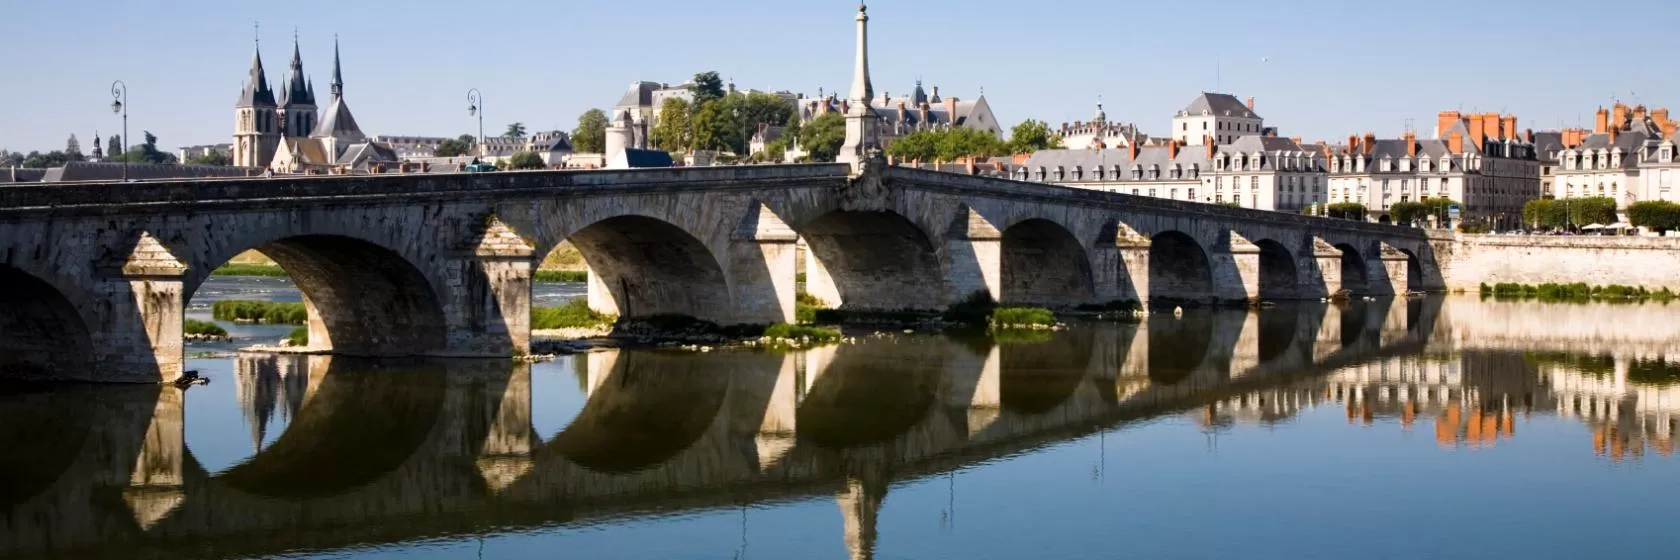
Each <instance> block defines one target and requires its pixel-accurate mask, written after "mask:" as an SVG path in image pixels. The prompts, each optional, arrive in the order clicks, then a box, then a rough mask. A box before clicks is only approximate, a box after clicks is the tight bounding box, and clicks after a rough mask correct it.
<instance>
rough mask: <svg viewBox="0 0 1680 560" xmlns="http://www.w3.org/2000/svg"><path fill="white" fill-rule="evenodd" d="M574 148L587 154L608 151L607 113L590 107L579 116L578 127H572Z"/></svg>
mask: <svg viewBox="0 0 1680 560" xmlns="http://www.w3.org/2000/svg"><path fill="white" fill-rule="evenodd" d="M572 150H573V151H576V152H579V153H585V154H599V153H604V152H606V151H607V114H606V113H605V112H602V111H601V110H600V109H590V110H588V111H584V112H583V114H582V115H579V116H578V124H577V128H574V129H572Z"/></svg>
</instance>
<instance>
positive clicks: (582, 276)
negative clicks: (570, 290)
mask: <svg viewBox="0 0 1680 560" xmlns="http://www.w3.org/2000/svg"><path fill="white" fill-rule="evenodd" d="M531 279H532V280H534V281H537V282H585V281H588V280H589V271H587V270H538V271H537V272H536V274H533V275H531Z"/></svg>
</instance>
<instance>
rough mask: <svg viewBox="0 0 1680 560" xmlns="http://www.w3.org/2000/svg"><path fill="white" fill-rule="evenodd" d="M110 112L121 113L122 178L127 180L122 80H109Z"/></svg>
mask: <svg viewBox="0 0 1680 560" xmlns="http://www.w3.org/2000/svg"><path fill="white" fill-rule="evenodd" d="M111 112H112V113H117V114H120V115H122V121H123V125H122V131H123V133H122V151H123V153H122V160H123V167H122V170H123V171H122V178H123V181H124V182H127V181H128V84H125V83H123V81H122V80H117V81H115V82H111Z"/></svg>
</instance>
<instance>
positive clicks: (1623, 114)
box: [1610, 103, 1628, 128]
mask: <svg viewBox="0 0 1680 560" xmlns="http://www.w3.org/2000/svg"><path fill="white" fill-rule="evenodd" d="M1611 108H1612V109H1613V111H1611V113H1610V128H1621V127H1622V126H1624V125H1626V124H1627V117H1628V106H1627V105H1625V104H1622V103H1617V104H1615V105H1612V106H1611Z"/></svg>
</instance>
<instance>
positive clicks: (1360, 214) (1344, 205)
mask: <svg viewBox="0 0 1680 560" xmlns="http://www.w3.org/2000/svg"><path fill="white" fill-rule="evenodd" d="M1324 215H1326V216H1329V217H1331V218H1341V219H1343V220H1361V221H1363V220H1364V219H1365V205H1364V204H1360V203H1357V202H1337V203H1335V204H1331V205H1329V206H1326V207H1325V209H1324Z"/></svg>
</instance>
